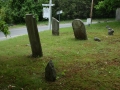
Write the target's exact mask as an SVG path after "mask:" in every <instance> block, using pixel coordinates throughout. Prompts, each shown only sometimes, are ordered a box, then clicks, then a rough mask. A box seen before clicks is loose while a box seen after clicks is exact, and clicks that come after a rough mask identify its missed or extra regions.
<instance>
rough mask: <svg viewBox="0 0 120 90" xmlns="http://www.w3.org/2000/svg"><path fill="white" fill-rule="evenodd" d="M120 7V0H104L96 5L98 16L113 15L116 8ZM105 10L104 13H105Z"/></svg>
mask: <svg viewBox="0 0 120 90" xmlns="http://www.w3.org/2000/svg"><path fill="white" fill-rule="evenodd" d="M118 7H120V0H104V1H103V0H102V1H99V3H98V5H95V8H96V10H97V15H98V16H101V15H102V16H105V17H113V16H115V11H116V9H117V8H118ZM103 12H104V13H103Z"/></svg>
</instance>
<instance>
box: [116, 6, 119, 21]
mask: <svg viewBox="0 0 120 90" xmlns="http://www.w3.org/2000/svg"><path fill="white" fill-rule="evenodd" d="M116 20H118V21H120V8H117V10H116Z"/></svg>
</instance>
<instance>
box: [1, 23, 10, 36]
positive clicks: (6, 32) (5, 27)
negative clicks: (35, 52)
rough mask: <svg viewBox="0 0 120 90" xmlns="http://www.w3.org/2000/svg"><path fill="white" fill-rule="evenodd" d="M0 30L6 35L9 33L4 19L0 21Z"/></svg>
mask: <svg viewBox="0 0 120 90" xmlns="http://www.w3.org/2000/svg"><path fill="white" fill-rule="evenodd" d="M0 31H2V32H3V33H4V35H5V36H6V37H7V35H9V34H10V31H9V30H8V25H7V24H6V23H5V22H4V21H0Z"/></svg>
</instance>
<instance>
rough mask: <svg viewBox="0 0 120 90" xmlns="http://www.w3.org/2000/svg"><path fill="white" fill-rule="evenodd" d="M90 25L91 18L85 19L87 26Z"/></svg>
mask: <svg viewBox="0 0 120 90" xmlns="http://www.w3.org/2000/svg"><path fill="white" fill-rule="evenodd" d="M90 24H91V18H87V25H88V26H90Z"/></svg>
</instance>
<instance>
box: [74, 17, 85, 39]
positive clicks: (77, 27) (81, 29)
mask: <svg viewBox="0 0 120 90" xmlns="http://www.w3.org/2000/svg"><path fill="white" fill-rule="evenodd" d="M72 28H73V31H74V36H75V38H76V39H79V40H87V34H86V28H85V25H84V23H83V22H82V21H81V20H80V19H75V20H73V22H72Z"/></svg>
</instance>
